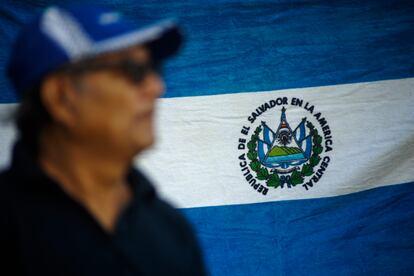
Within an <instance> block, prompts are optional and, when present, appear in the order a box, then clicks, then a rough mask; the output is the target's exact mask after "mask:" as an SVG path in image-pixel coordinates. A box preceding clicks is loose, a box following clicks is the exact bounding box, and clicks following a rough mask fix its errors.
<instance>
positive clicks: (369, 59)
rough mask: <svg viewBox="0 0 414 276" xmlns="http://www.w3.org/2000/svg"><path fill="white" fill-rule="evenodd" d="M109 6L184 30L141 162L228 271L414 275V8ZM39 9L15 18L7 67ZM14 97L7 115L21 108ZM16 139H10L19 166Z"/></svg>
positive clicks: (5, 147) (16, 9) (9, 11)
mask: <svg viewBox="0 0 414 276" xmlns="http://www.w3.org/2000/svg"><path fill="white" fill-rule="evenodd" d="M63 2H65V1H60V3H63ZM104 3H106V4H108V5H112V6H113V7H116V8H118V9H120V10H121V11H123V12H124V14H125V15H126V16H128V17H129V18H130V19H131V20H137V21H141V22H142V21H145V22H147V21H148V22H151V21H153V20H155V19H160V18H164V17H176V18H178V19H179V22H181V25H182V26H183V27H184V30H185V33H186V37H187V39H186V44H185V46H184V49H183V51H182V52H181V54H180V55H179V56H178V57H176V58H175V59H173V60H171V61H170V62H169V63H168V64H167V65H166V68H165V74H166V83H167V87H168V91H167V93H166V95H165V96H164V97H163V98H161V99H160V100H159V101H158V103H157V105H158V113H157V130H156V131H157V135H158V142H157V144H156V145H155V146H154V147H153V148H152V149H151V150H149V151H147V152H145V153H144V154H143V155H142V156H140V157H139V158H138V159H137V164H138V166H140V167H141V168H142V169H143V170H144V171H145V173H146V174H147V175H148V176H149V177H150V178H151V179H152V180H153V181H154V183H155V184H156V186H157V190H158V191H159V193H160V194H161V195H162V196H163V197H164V198H166V199H167V200H168V201H170V202H171V203H173V204H175V205H176V206H177V207H179V208H181V209H182V211H183V212H184V213H185V215H186V216H187V217H188V218H189V220H190V221H191V223H192V224H193V225H194V229H195V231H196V233H197V235H198V238H199V240H200V243H201V245H202V249H203V252H204V255H205V259H206V263H207V266H208V269H209V271H210V273H211V274H212V275H333V274H334V275H411V274H413V271H414V183H413V182H414V2H412V1H404V0H397V1H385V0H378V1H373V0H369V1H324V0H322V1H297V0H293V1H281V0H275V1H270V0H262V1H241V0H219V1H214V3H213V2H211V3H207V2H205V1H199V0H195V1H184V0H178V1H174V2H173V3H164V2H153V1H150V0H145V1H139V2H137V1H117V2H116V3H115V2H114V1H104ZM34 5H36V4H35V3H34V1H19V2H12V1H9V2H5V3H4V4H2V7H1V8H0V11H1V12H0V26H1V28H0V33H1V41H0V43H1V46H2V47H0V49H1V50H0V53H1V54H0V68H1V70H2V72H3V71H4V64H5V61H6V60H7V54H8V50H9V49H10V41H11V40H12V39H13V37H14V36H15V34H16V31H17V29H18V27H19V26H20V25H21V24H22V22H25V21H26V20H27V19H28V18H29V17H30V15H31V14H32V13H33V11H34V10H39V9H41V8H42V7H44V6H42V5H45V3H44V1H42V4H39V5H38V6H34ZM0 89H1V93H0V102H1V104H0V114H7V113H8V112H10V110H12V109H13V108H14V107H15V103H16V102H17V100H16V98H15V96H13V93H12V92H11V91H10V89H9V87H8V84H7V82H6V81H5V79H4V78H3V77H1V78H0ZM13 131H14V130H13V128H12V127H10V126H2V128H1V129H0V138H1V143H0V162H1V164H2V165H3V166H4V165H5V164H7V162H8V160H9V159H8V158H9V157H8V156H9V148H10V145H11V143H12V142H11V141H12V139H13V136H14V134H13V133H14V132H13Z"/></svg>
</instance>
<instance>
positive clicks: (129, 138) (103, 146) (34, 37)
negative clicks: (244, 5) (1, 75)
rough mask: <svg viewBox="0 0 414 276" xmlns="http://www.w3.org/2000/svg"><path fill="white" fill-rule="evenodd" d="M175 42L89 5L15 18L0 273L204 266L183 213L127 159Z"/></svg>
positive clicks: (173, 270)
mask: <svg viewBox="0 0 414 276" xmlns="http://www.w3.org/2000/svg"><path fill="white" fill-rule="evenodd" d="M180 41H181V35H180V33H179V31H178V29H177V27H176V26H175V25H174V24H172V23H171V22H163V23H159V24H156V25H153V26H150V27H146V28H142V29H135V28H133V27H131V26H130V25H129V24H128V22H126V21H125V20H124V19H123V18H122V17H121V16H120V15H119V14H118V13H116V12H113V11H109V10H106V9H102V8H99V7H92V6H87V7H56V6H55V7H50V8H48V9H46V10H45V11H44V12H43V13H42V14H41V15H40V16H39V17H38V18H37V19H36V20H35V21H34V22H32V23H31V24H29V25H28V26H26V27H25V28H24V30H23V31H22V32H21V34H20V35H19V37H18V39H17V41H16V43H15V46H14V49H13V53H12V55H11V58H10V63H9V67H8V73H9V77H10V79H11V81H12V84H13V85H14V87H15V90H16V92H17V93H19V94H20V95H21V97H22V98H23V100H22V103H21V105H20V107H19V111H18V113H17V128H18V131H19V137H18V142H17V143H16V145H15V148H14V151H13V158H12V159H13V160H12V164H11V166H10V168H8V169H7V170H6V171H5V172H3V173H2V174H1V175H0V222H1V225H0V250H1V252H2V254H1V255H2V256H1V259H0V260H1V265H0V274H1V275H203V274H204V268H203V263H202V260H201V256H200V252H199V249H198V245H197V243H196V240H195V238H194V236H193V234H192V231H191V229H190V227H189V225H188V223H187V222H186V221H185V220H184V219H183V217H182V216H181V215H180V214H179V213H178V212H177V211H176V210H174V209H173V208H172V207H170V206H169V205H168V204H166V203H164V202H163V201H161V200H160V199H159V198H158V197H157V195H156V193H155V191H154V189H153V187H152V186H151V185H150V184H149V183H148V180H146V178H145V177H144V176H143V175H142V174H141V173H140V172H139V171H137V170H135V169H133V168H132V162H133V158H134V156H135V155H136V154H138V153H140V152H141V151H142V150H144V149H146V148H148V147H149V146H150V145H151V144H152V143H153V142H154V131H153V114H154V105H155V101H156V99H157V98H158V97H159V96H160V95H161V94H162V93H163V91H164V84H163V81H162V79H161V77H160V75H159V72H158V70H157V69H158V65H159V64H160V62H162V61H163V59H165V58H166V57H168V56H171V55H172V54H174V53H175V52H176V51H177V49H178V47H179V45H180ZM1 271H3V272H1ZM6 271H7V272H6Z"/></svg>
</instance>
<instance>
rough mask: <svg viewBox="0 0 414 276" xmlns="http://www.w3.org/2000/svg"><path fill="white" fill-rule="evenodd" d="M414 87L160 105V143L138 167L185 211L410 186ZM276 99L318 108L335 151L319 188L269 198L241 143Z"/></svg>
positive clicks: (395, 83) (329, 89)
mask: <svg viewBox="0 0 414 276" xmlns="http://www.w3.org/2000/svg"><path fill="white" fill-rule="evenodd" d="M413 87H414V79H413V78H410V79H401V80H389V81H379V82H369V83H358V84H346V85H335V86H324V87H315V88H304V89H288V90H279V91H270V92H261V93H241V94H226V95H217V96H202V97H187V98H171V99H161V100H160V101H159V113H158V135H159V139H158V143H157V144H156V146H155V147H154V148H153V149H152V150H150V151H148V152H146V153H145V154H144V155H143V156H141V158H140V162H139V163H140V166H141V167H142V168H145V172H146V173H147V175H149V176H150V177H151V178H152V179H153V180H154V182H155V183H157V185H158V190H159V191H160V192H161V193H162V194H163V195H164V196H165V197H166V198H167V199H169V200H170V201H171V202H173V203H175V204H176V205H178V206H179V207H198V206H213V205H228V204H243V203H253V202H265V201H275V200H291V199H306V198H320V197H330V196H337V195H344V194H349V193H353V192H357V191H361V190H366V189H370V188H374V187H379V186H385V185H391V184H398V183H406V182H409V181H413V180H414V116H413V110H414V88H413ZM277 97H290V98H291V97H297V98H302V99H304V100H305V101H308V102H310V103H312V104H314V105H315V112H316V110H318V111H320V112H321V113H322V114H323V116H324V117H325V118H326V119H327V121H328V123H329V126H330V129H331V131H332V132H333V142H334V144H333V148H334V149H333V150H332V151H331V152H329V153H328V154H329V156H330V157H331V161H330V163H329V166H328V168H327V170H326V171H325V174H324V175H323V177H322V178H321V179H320V181H319V182H318V183H316V184H315V186H314V187H312V188H310V189H309V190H306V189H305V188H303V187H302V186H296V187H294V188H291V189H288V188H284V189H280V188H277V189H274V188H272V189H270V190H269V192H268V194H267V195H266V196H263V195H262V194H259V193H258V192H256V191H255V190H253V188H252V187H251V186H250V185H249V184H248V183H247V181H246V180H245V179H244V177H243V175H242V173H241V168H240V166H239V160H238V156H239V155H240V153H241V151H239V150H238V149H237V141H238V139H239V137H242V136H243V135H242V134H241V133H240V130H241V127H242V126H243V125H246V126H247V125H248V121H247V120H246V118H247V116H248V115H249V114H250V113H251V112H252V111H254V110H255V109H256V107H257V106H259V105H261V104H262V103H264V102H267V101H269V100H270V99H275V98H277ZM305 113H306V112H305ZM303 115H304V113H303V108H302V109H300V108H297V109H292V107H288V111H287V119H288V121H289V122H290V123H292V122H294V121H296V123H299V122H300V118H301V117H302V116H303ZM305 115H306V114H305ZM279 116H280V108H279V107H275V108H273V109H272V110H270V111H267V112H266V113H264V114H263V115H262V116H261V117H259V118H258V121H259V122H260V120H265V121H266V122H267V123H269V121H272V120H273V122H277V120H279V118H280V117H279ZM272 126H274V124H272ZM292 127H293V125H292ZM324 155H327V154H325V153H323V154H322V156H324Z"/></svg>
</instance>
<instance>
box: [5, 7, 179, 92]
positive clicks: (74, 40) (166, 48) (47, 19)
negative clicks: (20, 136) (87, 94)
mask: <svg viewBox="0 0 414 276" xmlns="http://www.w3.org/2000/svg"><path fill="white" fill-rule="evenodd" d="M181 41H182V35H181V33H180V30H179V28H178V26H177V25H176V24H175V22H174V21H172V20H164V21H160V22H157V23H156V24H153V25H146V26H141V27H137V26H135V25H134V24H131V23H130V22H128V21H127V20H126V19H125V18H123V17H122V15H121V14H120V13H119V12H116V11H113V10H110V9H107V8H104V7H99V6H91V5H82V6H51V7H48V8H46V9H45V10H44V11H43V12H42V13H41V14H40V15H39V16H37V17H36V18H35V19H34V20H33V21H32V22H31V23H30V24H28V25H26V26H25V27H24V28H23V30H22V31H21V32H20V34H19V35H18V37H17V39H16V41H15V44H14V46H13V50H12V53H11V56H10V60H9V64H8V67H7V75H8V77H9V78H10V80H11V82H12V84H13V86H14V88H15V91H16V92H17V94H19V95H22V94H24V93H25V92H26V91H28V90H29V89H32V88H33V87H34V86H35V85H37V84H39V83H40V81H41V80H42V78H43V77H44V76H46V75H47V74H48V73H50V72H52V71H53V70H56V69H58V68H59V67H60V66H62V65H63V64H66V63H69V62H74V61H77V60H82V59H84V58H90V57H94V56H97V55H99V54H103V53H108V52H114V51H118V50H121V49H124V48H128V47H131V46H134V45H147V46H148V47H149V48H150V49H151V54H152V57H153V59H155V60H162V59H164V58H167V57H169V56H171V55H173V54H175V53H176V52H177V50H178V49H179V47H180V45H181Z"/></svg>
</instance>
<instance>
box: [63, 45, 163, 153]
mask: <svg viewBox="0 0 414 276" xmlns="http://www.w3.org/2000/svg"><path fill="white" fill-rule="evenodd" d="M150 59H151V58H150V54H149V52H148V50H147V49H146V48H144V47H135V48H131V49H128V50H124V51H120V52H117V53H112V54H109V55H106V56H103V57H99V58H98V59H97V61H96V63H97V64H112V65H114V64H115V65H119V64H122V63H123V64H124V65H125V62H126V61H128V62H131V63H133V64H135V65H142V64H149V63H151V60H150ZM128 62H127V63H128ZM103 68H105V67H103ZM137 68H138V71H136V70H135V73H136V74H140V72H139V71H140V70H139V68H140V67H139V66H138V67H135V69H137ZM141 69H142V68H141ZM126 71H128V72H129V74H126V73H125V72H126ZM131 71H132V74H131ZM133 73H134V70H119V68H118V69H117V68H116V66H115V67H114V68H113V67H111V66H109V67H108V68H107V69H99V70H94V71H91V72H87V73H85V74H82V75H81V76H80V77H79V78H78V80H76V82H77V84H76V85H77V86H78V89H77V90H79V91H78V93H77V95H76V96H75V97H76V101H77V102H76V111H75V112H73V113H74V114H75V116H74V117H75V120H74V121H76V123H74V124H73V125H72V126H70V127H69V129H68V132H69V134H70V135H73V138H74V139H76V140H77V142H78V143H82V144H84V145H86V146H88V147H89V148H90V149H93V150H99V151H104V152H108V153H113V154H114V155H120V156H124V155H135V154H136V153H138V152H139V151H141V150H143V149H145V148H147V147H149V146H150V145H151V144H152V143H153V142H154V129H153V116H154V105H155V101H156V99H157V98H158V97H159V96H160V95H161V94H162V93H163V91H164V83H163V81H162V79H161V78H160V76H159V74H158V73H157V72H155V71H152V70H150V71H147V72H146V73H145V74H143V78H142V79H134V78H133V76H131V75H134V74H133ZM135 77H136V76H135ZM114 157H115V156H114Z"/></svg>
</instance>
